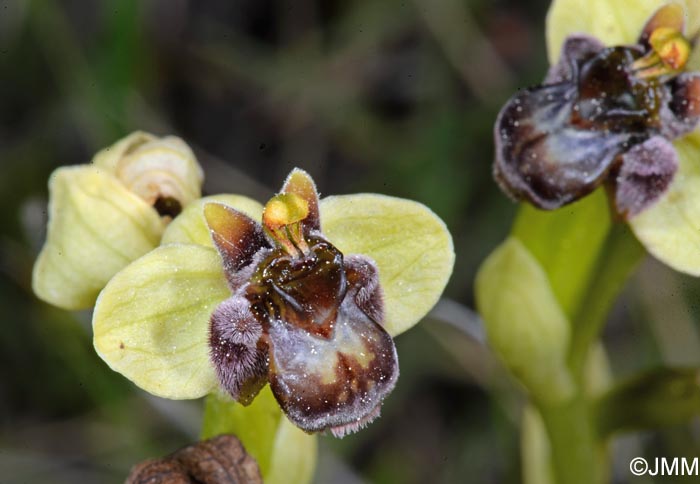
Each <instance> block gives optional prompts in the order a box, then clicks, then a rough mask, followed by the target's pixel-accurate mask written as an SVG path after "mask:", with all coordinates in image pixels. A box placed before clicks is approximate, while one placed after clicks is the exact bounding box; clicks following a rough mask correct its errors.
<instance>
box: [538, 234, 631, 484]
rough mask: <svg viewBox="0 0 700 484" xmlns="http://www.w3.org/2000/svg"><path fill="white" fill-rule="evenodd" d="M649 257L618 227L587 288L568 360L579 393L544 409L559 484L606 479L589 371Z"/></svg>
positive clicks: (608, 239)
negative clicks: (627, 286)
mask: <svg viewBox="0 0 700 484" xmlns="http://www.w3.org/2000/svg"><path fill="white" fill-rule="evenodd" d="M644 254H645V252H644V249H643V247H642V246H641V245H640V244H639V242H638V241H637V240H636V238H635V237H634V236H633V234H631V232H630V229H629V227H628V226H627V225H625V224H613V225H612V226H611V227H610V231H609V232H608V234H607V236H606V239H605V242H604V243H603V245H602V247H601V249H600V252H599V255H598V257H597V258H596V260H595V262H594V264H595V265H594V268H593V271H592V275H591V277H590V279H589V282H588V284H587V285H586V287H584V288H583V291H582V296H581V299H580V300H581V303H580V305H579V307H578V308H577V310H576V311H575V313H574V318H573V321H572V325H573V332H572V338H571V344H570V349H569V361H568V364H569V369H570V371H571V373H572V376H573V378H574V380H575V381H576V383H577V387H578V392H577V394H576V395H575V396H574V397H573V398H571V399H570V400H567V401H566V402H564V403H562V404H558V405H556V406H547V405H540V406H539V407H540V412H541V413H542V418H543V421H544V424H545V427H546V429H547V433H548V435H549V438H550V444H551V456H552V462H553V467H554V473H555V476H556V482H557V483H558V484H598V483H603V482H605V480H606V475H607V473H606V472H605V459H604V455H605V451H604V444H603V442H602V441H601V440H600V439H599V438H598V432H597V426H596V418H595V412H594V409H593V406H592V403H591V401H590V400H589V398H588V396H587V395H586V394H585V388H586V382H585V381H583V380H584V375H585V372H584V369H585V366H586V362H587V359H588V355H589V352H590V348H591V345H592V344H593V343H594V342H595V341H596V340H597V339H598V338H599V336H600V332H601V331H602V328H603V326H604V324H605V322H606V320H607V315H608V313H609V311H610V308H611V306H612V304H613V302H614V301H615V299H616V298H617V296H618V295H619V293H620V291H621V290H622V288H623V286H624V283H625V281H626V280H627V278H628V277H629V275H630V274H631V273H632V271H633V269H634V268H635V267H636V265H637V264H638V263H639V261H640V260H641V259H642V257H643V256H644Z"/></svg>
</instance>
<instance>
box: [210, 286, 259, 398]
mask: <svg viewBox="0 0 700 484" xmlns="http://www.w3.org/2000/svg"><path fill="white" fill-rule="evenodd" d="M262 333H263V329H262V326H261V325H260V323H259V322H258V320H257V319H255V316H253V314H252V313H251V312H250V303H249V302H248V300H247V299H246V298H244V297H242V296H236V295H234V296H233V297H230V298H229V299H227V300H226V301H224V302H222V303H221V304H220V305H219V306H218V307H217V308H216V310H215V311H214V313H213V314H212V316H211V327H210V331H209V348H210V356H211V361H212V363H213V365H214V369H215V370H216V374H217V376H218V377H219V382H220V383H221V386H222V387H224V389H225V390H226V391H227V392H229V393H230V394H231V396H232V397H233V398H234V399H235V400H237V401H238V402H240V403H242V404H243V405H248V404H249V403H250V402H252V401H253V398H254V397H255V396H256V395H257V394H258V392H260V390H261V389H262V387H263V386H265V384H266V383H267V345H266V344H265V343H264V342H263V341H262V340H261V339H260V337H261V336H262Z"/></svg>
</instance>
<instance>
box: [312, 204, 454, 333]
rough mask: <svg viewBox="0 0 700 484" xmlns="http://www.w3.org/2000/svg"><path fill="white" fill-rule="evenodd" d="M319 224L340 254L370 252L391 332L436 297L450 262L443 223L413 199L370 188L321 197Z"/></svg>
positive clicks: (411, 321)
mask: <svg viewBox="0 0 700 484" xmlns="http://www.w3.org/2000/svg"><path fill="white" fill-rule="evenodd" d="M320 211H321V230H322V232H323V233H324V235H325V236H326V237H327V238H328V240H329V241H331V243H333V244H334V245H335V246H336V247H338V249H340V251H341V252H343V253H344V254H362V255H366V256H368V257H370V258H372V259H373V260H374V261H375V262H376V264H377V267H378V268H379V279H380V282H381V286H382V289H383V290H384V303H385V310H386V320H385V323H384V327H385V328H386V330H387V331H388V332H389V333H390V334H391V335H392V336H396V335H397V334H400V333H402V332H404V331H406V330H407V329H409V328H410V327H411V326H413V325H415V324H416V323H417V322H418V321H420V320H421V319H422V318H423V316H425V315H426V314H427V313H428V311H430V309H431V308H432V307H433V306H434V305H435V303H436V302H437V301H438V299H439V298H440V295H441V294H442V291H443V290H444V288H445V285H446V284H447V281H448V280H449V278H450V275H451V274H452V268H453V266H454V247H453V244H452V237H451V236H450V233H449V231H448V230H447V227H446V226H445V223H444V222H443V221H442V220H441V219H440V218H439V217H438V216H437V215H435V214H434V213H433V212H432V211H431V210H430V209H429V208H427V207H426V206H425V205H422V204H420V203H418V202H414V201H410V200H405V199H401V198H394V197H388V196H384V195H375V194H358V195H342V196H332V197H328V198H325V199H323V200H321V206H320Z"/></svg>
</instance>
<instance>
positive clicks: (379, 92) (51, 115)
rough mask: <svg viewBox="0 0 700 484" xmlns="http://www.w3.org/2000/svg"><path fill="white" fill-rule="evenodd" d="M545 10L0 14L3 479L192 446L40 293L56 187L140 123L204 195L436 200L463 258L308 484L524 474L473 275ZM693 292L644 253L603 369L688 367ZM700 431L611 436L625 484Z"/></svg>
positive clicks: (489, 244)
mask: <svg viewBox="0 0 700 484" xmlns="http://www.w3.org/2000/svg"><path fill="white" fill-rule="evenodd" d="M547 7H548V1H547V0H528V1H518V0H495V1H489V0H353V1H350V0H347V1H342V0H296V1H292V0H228V1H226V0H220V1H209V2H197V1H193V0H145V1H136V0H124V1H106V0H103V1H84V0H83V1H80V0H65V1H56V0H42V1H39V0H37V1H29V0H0V314H2V316H1V319H0V321H1V324H2V326H1V328H2V330H1V331H0V482H2V483H3V484H4V483H72V482H77V481H79V482H86V483H92V482H95V483H111V482H115V483H116V482H122V481H123V479H124V477H125V476H126V474H127V473H128V471H129V468H130V467H131V466H132V465H133V464H134V463H136V462H138V461H141V460H144V459H146V458H148V457H155V456H160V455H164V454H167V453H170V452H172V451H174V450H176V449H177V448H178V447H181V446H183V445H185V444H187V443H189V442H191V441H193V440H196V437H197V434H198V431H199V424H200V414H201V402H171V401H166V400H162V399H158V398H156V397H152V396H150V395H147V394H145V393H144V392H142V391H140V390H138V389H136V388H135V387H134V386H133V385H131V384H130V383H129V382H127V381H126V380H125V379H124V378H122V377H121V376H120V375H118V374H116V373H112V372H111V371H110V370H109V369H108V368H107V366H106V365H105V364H104V363H103V362H102V361H101V360H100V359H99V358H98V357H97V356H96V355H95V353H94V351H93V349H92V345H91V334H90V314H89V313H78V314H71V313H67V312H64V311H60V310H57V309H54V308H52V307H49V306H47V305H45V304H43V303H41V302H39V301H38V300H37V299H36V298H35V297H34V296H33V295H32V293H31V289H30V276H31V268H32V264H33V260H34V258H35V257H36V254H37V253H38V250H39V248H40V246H41V243H42V242H43V237H44V227H45V217H46V203H47V187H46V184H47V179H48V176H49V174H50V173H51V171H52V170H54V169H55V168H56V167H58V166H62V165H69V164H77V163H86V162H88V161H89V159H90V157H91V156H92V154H93V153H94V152H96V151H97V150H98V149H100V148H102V147H104V146H106V145H108V144H111V143H112V142H114V141H115V140H116V139H118V138H119V137H121V136H123V135H125V134H127V133H129V132H131V131H133V130H136V129H143V130H148V131H151V132H153V133H155V134H159V135H164V134H170V133H172V134H176V135H178V136H181V137H182V138H183V139H185V140H186V141H187V142H188V143H189V144H190V146H192V147H193V149H194V150H195V152H196V154H197V156H198V159H199V161H200V163H201V164H202V166H203V167H204V171H205V173H206V175H207V179H206V182H205V186H204V188H205V192H206V193H207V194H214V193H221V192H230V193H241V194H245V195H249V196H252V197H254V198H257V199H258V200H260V201H264V200H265V199H267V198H268V197H269V196H270V195H271V194H272V193H273V190H274V189H276V188H277V187H279V186H280V183H281V182H282V180H283V179H284V177H285V175H286V174H287V173H288V172H289V170H290V169H291V168H292V167H294V166H299V167H302V168H304V169H306V170H308V171H309V172H310V173H311V174H312V176H313V177H314V178H315V180H316V182H317V184H318V186H319V188H320V190H321V191H322V194H337V193H352V192H364V191H367V192H381V193H386V194H389V195H396V196H401V197H407V198H412V199H415V200H419V201H421V202H423V203H425V204H427V205H428V206H430V207H431V208H433V209H434V210H435V212H437V213H438V215H440V216H441V217H442V218H443V219H444V220H445V221H446V223H447V225H448V226H449V228H450V230H451V232H452V234H453V236H454V239H455V245H456V249H457V264H456V268H455V272H454V275H453V277H452V280H451V282H450V285H449V287H448V290H447V292H446V298H445V300H444V301H442V302H441V303H440V304H439V305H438V307H437V308H436V309H435V310H434V311H433V312H432V313H431V314H430V315H429V317H428V318H426V320H425V321H424V322H423V323H422V324H421V325H419V326H418V327H416V328H415V329H413V330H411V331H410V332H408V333H407V334H405V335H402V336H400V337H399V338H398V339H397V345H398V352H399V357H400V360H401V378H400V380H399V383H398V386H397V388H396V390H395V391H394V393H393V394H392V396H391V397H390V398H389V399H388V401H387V402H386V404H385V405H384V409H383V417H382V418H381V419H379V420H378V421H377V422H375V423H374V424H372V425H371V426H369V427H368V428H367V429H366V430H364V431H362V432H360V433H358V434H356V435H353V436H350V437H347V438H345V439H343V440H335V439H333V438H332V437H323V438H321V440H320V442H321V444H320V445H321V449H320V462H319V469H318V472H317V477H316V481H317V482H318V483H330V482H332V483H340V484H342V483H348V484H350V483H362V482H374V483H423V482H435V483H462V482H478V483H518V482H520V478H519V474H520V464H519V452H520V449H519V442H518V439H519V437H518V426H519V420H520V408H521V405H522V398H521V396H520V394H519V390H518V388H517V387H516V386H515V385H514V384H513V383H511V382H510V381H509V380H508V379H507V378H504V376H503V372H502V370H501V368H500V366H499V365H498V363H497V362H495V361H494V360H493V357H492V356H491V354H490V353H489V351H488V349H487V348H485V347H484V344H483V332H482V329H481V326H480V323H479V320H478V317H477V316H476V315H475V314H474V313H473V309H471V308H473V298H472V282H473V278H474V274H475V271H476V269H477V267H478V265H479V263H480V261H481V260H483V258H484V257H486V255H487V254H488V253H489V252H490V251H491V249H492V248H493V247H494V246H495V245H496V244H497V243H498V242H500V241H501V240H502V239H503V237H504V236H505V235H506V234H507V232H508V230H509V227H510V223H511V221H512V218H513V215H514V213H515V210H516V206H515V205H514V204H513V203H511V202H510V201H508V200H507V199H506V198H505V197H504V196H503V195H502V194H501V193H500V192H499V191H498V189H497V187H496V185H495V184H494V183H493V182H492V179H491V159H492V152H493V147H492V125H493V121H494V118H495V115H496V113H497V111H498V109H499V107H500V105H501V104H503V102H504V101H505V100H506V99H507V98H508V97H509V96H510V94H511V93H512V92H513V91H515V89H517V88H518V87H523V86H526V85H531V84H535V83H537V82H538V80H539V79H541V77H542V76H543V74H544V72H545V70H546V60H545V47H544V40H543V29H544V18H545V13H546V9H547ZM407 236H409V237H410V234H407ZM698 296H700V285H699V284H698V283H697V282H696V281H695V280H693V279H690V278H686V277H683V276H680V275H677V274H675V273H672V272H671V271H670V270H667V269H665V268H663V267H662V266H661V265H660V264H658V263H655V262H653V261H647V262H645V264H644V265H643V267H642V268H641V270H640V271H639V272H638V274H637V275H636V276H635V277H634V278H633V279H632V281H631V282H630V284H629V285H628V288H627V289H626V291H625V293H624V295H623V297H622V298H621V300H620V301H618V304H617V305H616V308H615V310H614V312H613V314H612V315H611V320H610V323H609V325H608V328H607V330H606V335H605V343H606V347H607V349H608V351H609V354H610V359H611V364H612V368H613V370H614V373H615V375H616V376H620V377H624V376H626V375H630V374H632V373H634V372H635V371H636V370H639V369H641V368H651V367H654V366H657V365H660V364H662V363H666V364H698V360H699V359H700V343H699V340H700V338H699V337H698V314H699V313H700V312H699V309H700V308H698V305H697V304H696V303H695V302H694V301H698ZM699 432H700V425H698V422H694V423H693V424H692V425H689V426H685V427H680V428H671V429H664V430H662V431H658V432H648V433H644V434H636V435H632V436H627V437H625V438H622V439H619V440H617V441H616V443H615V445H614V455H615V459H614V463H613V473H614V476H613V479H614V482H620V483H622V482H628V481H629V479H630V474H629V471H628V470H627V465H628V463H629V460H630V458H631V457H634V456H636V455H642V456H649V457H652V458H653V457H656V456H664V455H668V456H671V457H680V456H697V455H700V446H699V445H698V441H699V440H700V436H699V435H698V434H699ZM666 479H670V478H666ZM634 482H635V483H636V482H639V483H643V482H652V481H645V480H644V479H643V478H635V480H634ZM659 482H661V481H659ZM663 482H672V481H670V480H666V481H663Z"/></svg>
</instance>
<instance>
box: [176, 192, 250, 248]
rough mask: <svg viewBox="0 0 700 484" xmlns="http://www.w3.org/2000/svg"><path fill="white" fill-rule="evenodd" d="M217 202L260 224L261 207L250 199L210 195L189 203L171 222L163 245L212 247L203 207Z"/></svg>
mask: <svg viewBox="0 0 700 484" xmlns="http://www.w3.org/2000/svg"><path fill="white" fill-rule="evenodd" d="M209 202H219V203H223V204H224V205H228V206H229V207H232V208H235V209H236V210H238V211H239V212H243V213H244V214H246V215H247V216H249V217H250V218H252V219H253V220H256V221H258V222H260V218H261V216H262V211H263V206H262V205H261V204H260V203H258V202H256V201H255V200H253V199H252V198H248V197H244V196H243V195H212V196H209V197H204V198H201V199H199V200H196V201H195V202H192V203H190V204H189V205H188V206H187V207H186V208H185V210H183V212H182V213H181V214H180V215H178V216H177V218H176V219H175V220H173V221H172V222H171V223H170V225H168V228H167V229H166V230H165V233H164V234H163V240H162V243H163V244H171V243H176V242H177V243H184V244H199V245H205V246H207V247H214V243H213V242H212V240H211V235H210V233H209V228H208V227H207V224H206V221H205V220H204V212H203V210H204V205H206V204H207V203H209Z"/></svg>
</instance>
